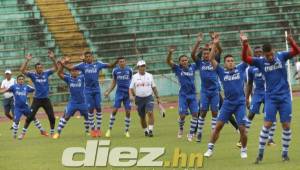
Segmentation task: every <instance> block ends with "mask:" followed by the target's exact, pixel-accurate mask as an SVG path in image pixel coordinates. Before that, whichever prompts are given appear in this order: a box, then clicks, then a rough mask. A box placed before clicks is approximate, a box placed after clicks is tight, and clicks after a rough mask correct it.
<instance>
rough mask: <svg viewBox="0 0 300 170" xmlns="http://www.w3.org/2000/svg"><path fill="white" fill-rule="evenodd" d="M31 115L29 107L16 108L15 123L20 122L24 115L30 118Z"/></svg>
mask: <svg viewBox="0 0 300 170" xmlns="http://www.w3.org/2000/svg"><path fill="white" fill-rule="evenodd" d="M30 114H31V110H30V108H29V106H27V107H24V108H18V107H16V108H15V114H14V122H20V119H21V117H22V115H24V116H26V117H28V116H30Z"/></svg>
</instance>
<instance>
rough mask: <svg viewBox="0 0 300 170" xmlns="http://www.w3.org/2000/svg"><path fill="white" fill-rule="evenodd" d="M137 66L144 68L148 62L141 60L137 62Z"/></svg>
mask: <svg viewBox="0 0 300 170" xmlns="http://www.w3.org/2000/svg"><path fill="white" fill-rule="evenodd" d="M136 65H137V66H142V65H146V62H145V61H144V60H140V61H138V62H137V64H136Z"/></svg>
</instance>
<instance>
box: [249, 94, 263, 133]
mask: <svg viewBox="0 0 300 170" xmlns="http://www.w3.org/2000/svg"><path fill="white" fill-rule="evenodd" d="M263 101H264V94H263V95H260V94H254V95H253V96H252V100H251V104H250V109H249V115H248V120H247V122H246V128H247V132H248V131H249V129H250V127H251V124H252V120H253V119H254V116H255V114H259V112H260V105H261V104H262V102H263Z"/></svg>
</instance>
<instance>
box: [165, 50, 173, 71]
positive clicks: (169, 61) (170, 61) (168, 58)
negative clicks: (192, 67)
mask: <svg viewBox="0 0 300 170" xmlns="http://www.w3.org/2000/svg"><path fill="white" fill-rule="evenodd" d="M174 51H175V46H170V47H169V48H168V56H167V60H166V62H167V64H168V65H169V66H170V67H172V68H173V67H174V62H173V59H172V55H173V52H174Z"/></svg>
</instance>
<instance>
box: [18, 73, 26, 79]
mask: <svg viewBox="0 0 300 170" xmlns="http://www.w3.org/2000/svg"><path fill="white" fill-rule="evenodd" d="M20 77H23V79H25V76H24V75H23V74H19V75H18V76H17V80H18V79H19V78H20Z"/></svg>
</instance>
